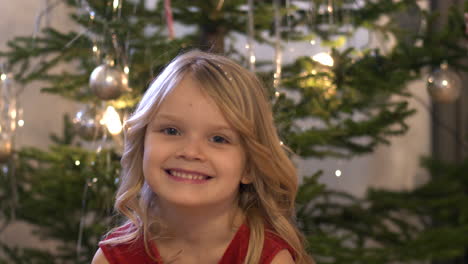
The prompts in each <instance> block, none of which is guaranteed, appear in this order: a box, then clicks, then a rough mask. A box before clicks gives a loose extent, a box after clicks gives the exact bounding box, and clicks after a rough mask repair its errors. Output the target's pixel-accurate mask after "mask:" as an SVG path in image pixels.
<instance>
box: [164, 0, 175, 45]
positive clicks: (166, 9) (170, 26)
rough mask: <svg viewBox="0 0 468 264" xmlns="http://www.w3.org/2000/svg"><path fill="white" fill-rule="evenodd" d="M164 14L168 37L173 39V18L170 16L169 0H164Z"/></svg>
mask: <svg viewBox="0 0 468 264" xmlns="http://www.w3.org/2000/svg"><path fill="white" fill-rule="evenodd" d="M164 14H165V15H166V23H167V31H168V32H169V39H170V40H172V39H174V19H173V18H172V9H171V0H164Z"/></svg>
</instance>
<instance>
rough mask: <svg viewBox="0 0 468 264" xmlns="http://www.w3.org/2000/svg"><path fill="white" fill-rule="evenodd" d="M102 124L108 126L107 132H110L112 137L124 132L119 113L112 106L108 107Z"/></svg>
mask: <svg viewBox="0 0 468 264" xmlns="http://www.w3.org/2000/svg"><path fill="white" fill-rule="evenodd" d="M100 123H101V124H102V125H106V126H107V130H109V133H111V134H112V135H117V134H119V133H120V132H122V122H121V121H120V116H119V113H117V111H116V110H115V108H114V107H112V106H108V107H107V109H106V111H105V112H104V115H103V117H102V119H101V121H100Z"/></svg>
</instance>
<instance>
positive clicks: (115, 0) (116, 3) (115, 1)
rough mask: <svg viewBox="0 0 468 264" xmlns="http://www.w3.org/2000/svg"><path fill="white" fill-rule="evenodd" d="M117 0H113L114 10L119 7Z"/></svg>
mask: <svg viewBox="0 0 468 264" xmlns="http://www.w3.org/2000/svg"><path fill="white" fill-rule="evenodd" d="M119 4H120V3H119V0H114V10H116V9H117V8H118V7H119Z"/></svg>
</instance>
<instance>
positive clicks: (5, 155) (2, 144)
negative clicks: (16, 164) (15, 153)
mask: <svg viewBox="0 0 468 264" xmlns="http://www.w3.org/2000/svg"><path fill="white" fill-rule="evenodd" d="M10 156H11V141H10V140H0V163H5V162H7V161H8V159H9V158H10Z"/></svg>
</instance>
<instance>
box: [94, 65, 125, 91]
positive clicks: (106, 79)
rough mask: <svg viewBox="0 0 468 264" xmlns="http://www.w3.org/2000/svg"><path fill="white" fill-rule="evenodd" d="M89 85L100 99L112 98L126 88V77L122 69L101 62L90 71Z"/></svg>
mask: <svg viewBox="0 0 468 264" xmlns="http://www.w3.org/2000/svg"><path fill="white" fill-rule="evenodd" d="M89 86H90V87H91V90H92V91H93V93H94V94H95V95H96V96H97V97H99V98H100V99H102V100H112V99H116V98H118V97H119V96H120V95H121V94H122V93H123V92H124V91H126V90H128V77H127V75H126V74H125V72H123V71H122V70H120V69H118V68H116V67H113V66H111V65H109V64H102V65H99V66H98V67H96V69H94V70H93V72H92V73H91V76H90V77H89Z"/></svg>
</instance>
